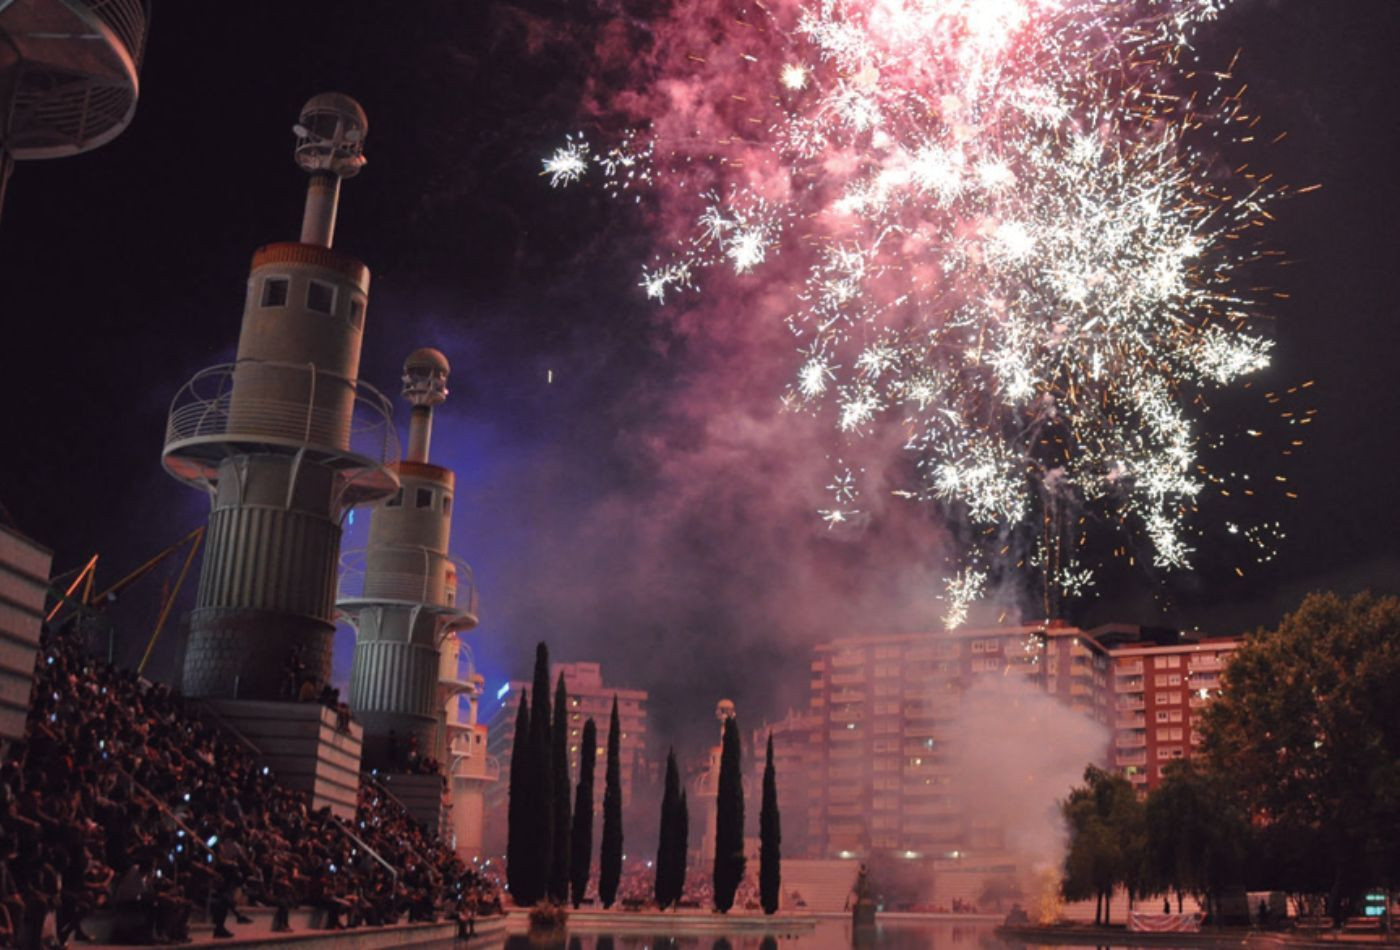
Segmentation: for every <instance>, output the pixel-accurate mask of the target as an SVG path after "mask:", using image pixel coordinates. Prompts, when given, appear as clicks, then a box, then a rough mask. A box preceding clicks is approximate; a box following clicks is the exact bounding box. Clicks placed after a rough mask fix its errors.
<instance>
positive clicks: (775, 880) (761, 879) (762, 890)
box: [758, 732, 783, 914]
mask: <svg viewBox="0 0 1400 950" xmlns="http://www.w3.org/2000/svg"><path fill="white" fill-rule="evenodd" d="M782 842H783V832H782V824H781V822H780V821H779V818H778V777H777V773H776V771H775V770H774V768H773V733H771V732H770V733H768V761H767V762H766V763H765V764H764V766H763V806H762V807H761V808H760V810H759V812H758V902H759V904H761V905H762V907H763V912H764V913H765V914H771V913H774V912H775V911H776V910H777V909H778V897H779V895H780V894H781V892H782V871H781V868H780V865H781V863H782Z"/></svg>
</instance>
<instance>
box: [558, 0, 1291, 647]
mask: <svg viewBox="0 0 1400 950" xmlns="http://www.w3.org/2000/svg"><path fill="white" fill-rule="evenodd" d="M1227 2H1228V0H1137V2H1134V3H1104V2H1102V0H774V2H769V3H765V4H763V5H760V6H758V7H757V8H745V9H744V11H743V13H742V19H741V20H738V21H735V22H738V23H739V24H740V26H741V27H742V28H743V29H742V30H740V31H739V32H738V33H737V34H734V35H728V36H726V35H725V34H724V32H723V31H719V32H718V33H715V32H713V31H711V30H709V29H708V27H704V26H703V25H702V24H705V23H712V22H718V20H717V19H716V20H711V19H708V18H707V15H706V14H707V11H708V9H709V5H712V4H710V0H694V6H695V9H694V11H693V13H694V21H695V25H694V28H693V29H692V28H690V26H689V25H688V20H687V14H686V13H685V12H684V11H682V12H679V13H677V15H676V16H675V17H673V18H672V19H670V20H667V21H665V22H664V23H663V24H661V25H660V26H658V27H657V32H656V37H655V40H656V46H657V50H658V52H657V53H656V58H655V60H654V61H653V62H649V64H648V68H647V69H643V70H639V75H640V76H641V77H643V78H640V79H639V80H638V83H637V85H636V87H634V88H629V89H627V90H625V94H620V95H618V96H617V102H616V108H617V110H618V114H617V115H616V116H614V117H613V118H616V119H618V120H619V122H621V123H623V124H631V125H632V126H634V127H636V128H638V129H639V131H635V132H633V133H630V134H629V135H628V136H627V137H625V138H624V139H623V140H622V141H621V142H620V143H619V144H618V145H616V146H614V147H612V148H610V149H609V150H608V151H606V152H605V153H604V152H596V151H594V150H592V149H591V148H590V146H589V144H588V143H587V142H584V141H583V140H582V139H581V138H579V137H571V138H570V139H569V140H568V141H567V142H566V143H565V145H564V146H563V147H562V148H560V149H559V150H557V151H556V152H555V154H554V155H552V156H551V157H550V158H548V159H546V160H545V161H544V163H543V171H542V173H543V174H545V175H547V176H549V178H550V183H551V184H552V185H568V184H571V183H573V182H575V181H578V180H579V179H580V178H581V177H582V176H584V175H585V174H586V173H596V174H600V175H601V176H602V178H603V181H604V182H605V186H606V187H607V188H608V189H609V190H611V191H613V192H614V193H616V192H617V191H618V190H621V189H627V188H634V187H635V188H641V187H645V188H647V189H648V190H649V191H651V192H652V193H654V194H655V196H656V198H657V203H658V207H659V209H660V212H661V215H662V217H663V218H664V219H665V220H666V221H668V222H672V230H673V231H676V230H678V231H679V237H678V238H677V239H676V240H675V241H674V242H673V243H671V244H670V245H669V246H670V250H668V251H663V252H662V253H661V254H659V255H658V257H657V259H656V260H655V261H653V262H652V263H651V264H649V265H648V266H647V267H646V268H645V269H644V270H643V276H642V279H641V285H642V287H643V288H644V290H645V292H646V294H647V296H648V297H650V298H651V299H653V300H656V301H657V302H659V303H667V304H674V303H675V302H676V301H677V300H681V301H683V300H684V299H685V298H686V295H687V294H688V293H691V292H693V291H695V290H696V289H698V286H699V283H700V282H701V280H702V279H703V278H704V277H705V276H706V275H708V274H720V273H724V272H728V273H729V274H730V275H731V276H729V277H727V278H725V280H726V281H734V280H736V279H742V280H744V281H758V280H763V279H764V274H765V272H768V271H769V270H770V269H772V268H779V269H781V274H780V275H779V274H774V277H775V278H776V279H777V280H779V281H781V282H782V283H781V284H779V285H777V286H787V284H788V283H789V282H791V283H792V284H793V291H792V293H791V295H790V304H789V308H788V312H787V314H786V317H785V320H786V325H787V328H788V329H789V330H790V331H791V335H792V338H793V340H794V342H795V345H796V349H797V353H796V354H795V356H794V359H793V375H794V382H793V383H792V385H791V387H790V389H789V391H788V393H787V394H786V396H785V402H786V404H787V405H788V406H790V407H795V408H798V409H801V410H804V411H809V412H812V413H816V414H819V415H821V416H822V417H824V418H828V419H830V421H831V422H832V425H833V427H834V430H835V438H836V439H838V440H840V441H841V443H842V444H843V447H842V449H841V451H842V452H843V454H845V455H846V456H847V457H848V458H851V457H859V455H860V454H861V453H862V452H877V451H883V449H882V448H877V446H883V445H885V444H887V442H888V440H887V439H880V438H876V436H877V435H879V433H880V432H881V431H882V427H886V426H888V425H896V426H898V427H900V430H901V432H902V433H904V435H905V438H904V440H903V442H904V445H905V446H906V448H907V450H908V451H909V452H910V453H911V454H912V456H913V458H914V460H915V462H916V465H915V467H914V468H915V471H917V473H918V480H917V481H916V482H915V483H914V484H912V485H909V486H907V490H903V491H900V492H898V493H897V494H899V495H901V496H902V497H909V498H913V499H917V500H921V501H924V502H926V503H929V504H931V505H934V506H935V507H936V508H937V509H938V510H939V512H940V513H941V514H942V515H943V516H944V517H946V518H948V519H950V520H952V521H956V522H957V523H959V524H963V525H966V526H967V527H968V528H969V529H970V530H968V531H966V532H964V534H966V535H967V536H968V537H970V538H971V539H972V540H970V541H969V542H968V544H967V550H966V552H965V554H964V557H963V560H962V563H960V564H957V565H954V566H953V568H952V569H951V570H950V572H949V573H950V579H949V580H948V582H947V589H946V591H945V600H946V603H947V616H946V622H947V623H948V625H949V626H955V625H957V624H958V623H960V622H962V620H963V619H964V618H965V616H966V614H967V610H968V608H969V607H970V605H971V604H972V603H973V602H975V601H976V600H977V599H979V598H980V597H982V596H983V595H984V591H985V590H986V588H987V587H988V586H989V584H992V583H995V582H997V579H998V577H999V576H1000V575H1001V574H1004V573H1006V572H1008V571H1010V570H1014V569H1015V568H1016V567H1020V566H1024V567H1025V568H1027V569H1029V570H1030V571H1032V572H1033V573H1034V574H1035V575H1036V576H1037V577H1038V579H1039V581H1040V586H1041V587H1042V589H1043V590H1045V591H1047V592H1050V591H1053V596H1054V599H1055V600H1057V601H1058V600H1059V599H1062V598H1068V597H1074V596H1079V595H1082V594H1083V593H1084V592H1085V591H1086V590H1087V589H1089V588H1090V587H1092V585H1093V582H1094V577H1093V570H1092V568H1091V567H1090V566H1088V565H1086V564H1084V563H1082V561H1081V559H1080V557H1079V555H1080V554H1082V549H1083V547H1084V545H1085V544H1086V540H1085V539H1086V537H1087V529H1085V528H1084V527H1082V521H1083V515H1084V514H1085V513H1086V512H1088V513H1092V514H1093V515H1094V516H1095V517H1094V518H1093V521H1094V522H1095V524H1096V525H1098V526H1100V527H1106V528H1107V529H1108V530H1126V531H1128V532H1129V533H1130V534H1131V535H1132V536H1134V537H1136V538H1138V539H1140V540H1141V541H1142V542H1144V543H1145V544H1146V546H1147V547H1148V548H1149V550H1150V561H1151V563H1152V564H1153V565H1154V566H1156V567H1158V568H1161V569H1181V568H1186V567H1188V566H1189V565H1190V563H1191V556H1192V553H1193V546H1192V543H1191V540H1190V536H1191V530H1190V525H1189V524H1188V518H1189V516H1190V515H1191V513H1192V512H1194V511H1195V510H1196V508H1197V507H1198V506H1197V504H1196V502H1197V498H1198V496H1199V495H1200V493H1201V489H1202V487H1203V485H1204V481H1203V473H1204V468H1203V467H1202V466H1201V465H1200V463H1199V461H1198V458H1197V455H1198V449H1199V448H1200V446H1201V441H1202V436H1203V432H1202V428H1201V424H1200V419H1201V415H1202V413H1203V412H1204V411H1205V405H1204V401H1203V399H1202V395H1203V394H1204V393H1205V392H1207V391H1209V390H1210V389H1213V388H1219V387H1223V386H1226V385H1229V384H1231V383H1233V382H1235V381H1237V380H1239V379H1241V378H1243V377H1245V376H1248V375H1249V374H1251V373H1255V372H1258V371H1259V370H1261V369H1262V368H1264V367H1265V366H1267V365H1268V362H1269V352H1270V342H1269V340H1267V339H1266V338H1264V337H1262V336H1260V335H1258V334H1257V332H1256V331H1255V330H1254V329H1253V328H1254V326H1255V321H1256V317H1257V313H1256V304H1255V301H1254V300H1253V299H1252V297H1251V296H1250V295H1249V294H1248V293H1246V292H1243V291H1241V290H1239V289H1237V284H1241V283H1243V281H1241V280H1238V279H1237V278H1238V277H1239V276H1240V274H1241V271H1242V270H1243V269H1244V268H1245V267H1246V266H1247V265H1249V264H1251V263H1252V262H1253V261H1254V260H1255V259H1257V255H1254V254H1253V253H1252V252H1251V250H1250V249H1249V247H1251V245H1249V242H1250V241H1251V240H1253V230H1254V228H1255V227H1256V226H1257V225H1259V224H1262V223H1264V222H1265V221H1266V220H1267V219H1268V217H1269V215H1268V211H1267V207H1266V206H1267V205H1268V203H1269V202H1270V201H1271V200H1273V199H1274V198H1276V197H1277V196H1278V195H1279V194H1281V193H1282V190H1281V189H1280V190H1279V191H1278V192H1267V191H1264V190H1263V188H1262V185H1261V184H1260V180H1259V179H1258V178H1252V177H1245V176H1241V177H1239V178H1237V179H1229V178H1226V177H1224V176H1222V173H1221V171H1220V169H1219V168H1217V167H1216V165H1215V164H1214V163H1213V162H1212V160H1211V157H1210V155H1209V154H1207V153H1206V152H1205V151H1204V150H1203V149H1202V148H1201V146H1200V145H1199V144H1198V141H1201V140H1206V139H1208V138H1209V137H1210V136H1212V135H1214V136H1216V137H1217V138H1219V137H1222V136H1228V135H1229V134H1230V133H1231V132H1232V126H1233V125H1238V126H1240V127H1241V128H1243V127H1244V125H1245V124H1246V123H1245V122H1244V121H1243V119H1244V118H1246V117H1244V116H1243V113H1242V110H1241V104H1240V102H1239V100H1238V97H1237V93H1236V92H1234V91H1233V90H1234V88H1235V87H1234V86H1232V87H1231V89H1230V90H1225V89H1224V88H1223V87H1221V88H1215V89H1199V88H1196V87H1195V86H1191V87H1190V88H1185V89H1184V88H1183V87H1184V86H1185V84H1186V83H1187V79H1186V76H1187V74H1189V73H1195V74H1196V76H1197V79H1196V80H1195V81H1196V82H1199V81H1200V79H1199V77H1200V76H1205V75H1208V72H1207V71H1203V70H1201V71H1197V70H1192V69H1190V68H1188V67H1187V66H1185V65H1183V62H1184V61H1185V60H1187V59H1189V57H1190V56H1191V55H1192V53H1191V45H1190V44H1191V38H1192V35H1193V33H1194V31H1195V30H1197V29H1198V28H1199V27H1200V26H1201V24H1203V23H1206V22H1208V21H1210V20H1212V19H1214V18H1215V17H1216V16H1217V15H1218V14H1219V13H1220V12H1221V10H1222V9H1223V8H1224V6H1225V5H1226V3H1227ZM702 8H704V9H702ZM723 19H724V20H725V22H730V21H733V18H732V17H725V18H723ZM736 29H738V28H737V27H736ZM775 63H780V64H782V65H781V66H778V67H776V68H775V66H774V65H773V64H775ZM1217 75H1219V74H1217ZM1220 81H1221V82H1224V79H1223V78H1222V79H1221V80H1220ZM765 93H766V94H765ZM641 103H648V104H650V107H651V108H653V109H655V110H656V112H655V113H654V114H649V113H648V112H647V111H646V108H644V107H643V106H641V105H639V104H641ZM672 106H674V107H675V108H678V109H681V110H682V114H681V115H680V116H679V117H677V116H673V115H671V114H670V112H669V111H668V110H669V109H670V108H671V107H672ZM642 130H645V131H642ZM1265 180H1267V178H1266V179H1265ZM678 220H679V221H682V222H685V225H683V226H681V227H679V228H676V227H675V226H674V222H676V221H678ZM687 225H688V226H687ZM1246 232H1248V236H1247V237H1245V235H1246ZM1241 238H1244V239H1243V240H1242V239H1241ZM775 261H781V263H779V264H775ZM794 268H795V269H796V274H797V277H796V279H794V277H793V274H794ZM721 292H722V291H721ZM1298 421H1299V423H1300V424H1303V423H1306V422H1307V421H1310V420H1309V419H1306V418H1305V419H1301V420H1298ZM849 475H850V471H849V470H846V471H845V472H844V473H838V475H837V477H836V478H835V480H834V481H833V483H832V485H831V486H828V488H829V489H831V490H832V491H833V493H834V494H835V495H836V496H837V502H836V503H835V504H833V505H832V506H831V507H830V508H827V509H824V510H821V511H820V512H819V515H820V517H821V518H822V519H824V520H825V521H826V522H827V524H828V525H836V524H842V523H846V522H848V521H849V520H850V516H851V515H853V514H854V513H856V512H857V510H858V504H859V494H860V486H859V485H858V484H856V480H854V479H850V478H848V477H847V476H849ZM833 486H837V487H833ZM1118 547H1120V548H1121V545H1119V546H1118ZM1046 599H1047V607H1048V602H1049V601H1050V600H1051V596H1050V594H1049V593H1047V595H1046Z"/></svg>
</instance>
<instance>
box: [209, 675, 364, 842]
mask: <svg viewBox="0 0 1400 950" xmlns="http://www.w3.org/2000/svg"><path fill="white" fill-rule="evenodd" d="M206 705H208V707H209V708H210V709H212V710H214V712H216V713H217V714H218V715H219V716H220V717H221V718H223V719H224V720H225V721H226V722H227V723H228V724H229V725H231V726H232V727H233V728H235V729H237V730H238V731H239V732H240V733H242V734H243V736H244V737H246V738H247V739H248V740H249V741H250V742H252V743H253V745H255V746H257V747H258V751H259V755H258V761H259V762H261V763H262V764H263V765H265V766H267V767H268V768H270V769H271V770H272V771H273V773H274V774H275V775H276V776H277V779H278V781H280V782H281V783H282V784H283V785H286V786H287V787H288V788H295V789H299V790H301V791H304V792H308V793H310V795H311V807H312V808H322V807H324V806H327V805H329V806H330V809H331V813H332V814H334V815H336V816H338V817H341V818H344V819H346V820H350V819H352V818H354V816H355V799H356V795H357V793H358V791H359V787H360V746H361V742H362V739H363V731H362V730H361V728H360V726H359V724H358V723H354V722H352V723H350V727H349V731H346V732H342V731H340V730H339V729H337V728H336V715H335V713H334V712H332V711H331V710H329V709H327V708H326V707H324V706H322V705H321V704H320V703H276V702H257V701H248V700H208V701H207V702H206Z"/></svg>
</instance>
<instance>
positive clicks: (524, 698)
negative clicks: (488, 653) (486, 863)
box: [506, 690, 531, 900]
mask: <svg viewBox="0 0 1400 950" xmlns="http://www.w3.org/2000/svg"><path fill="white" fill-rule="evenodd" d="M530 755H531V752H530V692H529V690H524V691H522V692H521V694H520V711H519V712H518V713H516V715H515V741H514V742H513V743H512V744H511V747H510V789H509V795H510V805H509V808H508V811H507V814H506V888H507V889H508V890H509V891H510V893H511V895H512V896H515V897H516V899H517V900H518V899H519V897H518V895H519V891H520V886H521V883H520V882H521V880H522V877H523V876H524V875H525V874H526V873H527V872H526V865H527V864H528V863H529V857H528V856H527V855H526V854H525V848H526V847H528V844H529V842H528V840H527V839H528V837H529V831H528V830H527V828H526V827H525V826H526V824H527V823H528V822H529V821H530V803H529V799H530V791H531V789H530V782H529V778H528V777H527V776H528V775H529V771H530Z"/></svg>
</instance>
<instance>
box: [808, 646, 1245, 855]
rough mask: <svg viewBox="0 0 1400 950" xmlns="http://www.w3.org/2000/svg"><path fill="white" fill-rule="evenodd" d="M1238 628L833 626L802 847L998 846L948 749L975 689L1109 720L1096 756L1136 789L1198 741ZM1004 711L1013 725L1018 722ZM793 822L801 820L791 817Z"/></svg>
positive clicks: (817, 697) (821, 850) (931, 851)
mask: <svg viewBox="0 0 1400 950" xmlns="http://www.w3.org/2000/svg"><path fill="white" fill-rule="evenodd" d="M1236 645H1237V641H1235V640H1233V639H1205V638H1201V637H1198V636H1190V635H1186V636H1183V635H1181V634H1179V633H1177V632H1176V631H1167V630H1152V629H1150V628H1140V627H1135V626H1127V625H1114V626H1106V627H1100V628H1096V629H1094V630H1091V631H1084V630H1081V629H1078V628H1076V627H1072V626H1070V625H1068V624H1064V623H1058V622H1056V623H1049V624H1044V625H1018V626H1000V627H992V628H962V629H959V630H955V631H950V632H938V633H930V634H912V635H899V636H885V637H861V638H849V639H839V640H833V641H831V642H829V643H824V644H820V645H818V646H817V647H816V648H815V649H814V652H813V657H812V661H811V692H810V710H809V712H810V716H809V717H806V718H805V724H804V721H803V720H800V719H799V718H798V717H790V718H791V719H792V723H791V725H790V728H789V730H788V732H789V733H790V736H789V738H788V740H787V741H788V742H789V743H794V742H796V741H797V739H796V736H797V735H798V734H799V733H800V732H801V731H802V730H803V729H805V730H806V735H807V741H808V748H807V750H806V753H805V754H804V755H798V754H797V753H796V752H793V753H790V754H791V756H792V759H793V763H794V766H795V765H796V763H798V762H801V763H803V764H802V767H805V768H806V770H807V772H806V774H807V782H806V785H805V795H806V816H807V819H806V822H805V824H804V827H803V837H804V842H803V843H804V845H805V848H804V851H797V850H794V852H793V853H795V854H801V853H806V854H807V855H809V856H812V857H849V856H853V855H863V854H867V853H869V852H871V851H880V850H885V851H898V852H903V853H904V854H906V855H907V856H909V857H911V858H913V857H930V858H931V857H937V856H940V855H953V854H960V853H965V852H967V851H984V852H985V851H994V850H997V849H999V848H1001V847H1002V846H1003V842H1002V829H1001V828H1000V827H998V826H997V824H996V822H995V820H993V819H987V818H983V817H981V816H979V815H978V814H977V813H976V811H975V810H969V809H967V808H965V807H964V805H963V803H962V799H961V797H960V796H959V794H958V788H957V782H958V775H957V774H956V770H955V768H954V765H953V762H952V761H951V757H950V750H951V743H952V742H953V741H954V740H955V739H956V730H957V728H958V725H957V719H958V714H959V711H960V709H961V708H962V704H963V696H964V694H965V693H966V691H967V690H968V689H969V688H970V687H972V686H974V685H976V686H977V687H978V689H979V690H981V691H984V692H985V691H987V690H992V691H997V690H1002V691H1008V692H1010V691H1015V690H1024V689H1025V687H1026V685H1027V684H1029V685H1031V686H1032V687H1033V688H1035V689H1038V690H1041V691H1044V692H1046V693H1050V694H1052V695H1054V696H1056V697H1057V698H1058V699H1059V700H1060V701H1062V702H1063V703H1065V704H1066V705H1067V706H1069V707H1070V708H1072V709H1075V710H1077V711H1079V712H1081V713H1082V714H1084V715H1085V716H1088V717H1090V718H1092V719H1094V720H1095V721H1097V722H1101V723H1104V724H1105V725H1106V726H1107V727H1109V728H1110V729H1111V730H1112V739H1111V740H1110V743H1109V745H1108V748H1105V749H1104V752H1103V756H1102V760H1101V764H1111V765H1115V766H1117V767H1118V768H1120V769H1122V770H1123V772H1124V773H1125V774H1126V775H1127V776H1128V777H1129V778H1130V780H1131V781H1132V782H1133V783H1134V785H1135V786H1137V787H1138V788H1139V789H1144V790H1145V789H1147V788H1149V787H1152V786H1154V785H1155V784H1156V783H1157V782H1158V781H1160V779H1161V768H1162V766H1163V765H1165V764H1166V763H1167V762H1169V761H1171V760H1172V759H1173V758H1181V757H1184V756H1188V755H1190V754H1191V750H1192V749H1193V748H1194V747H1195V746H1196V745H1198V744H1199V742H1200V735H1199V715H1200V710H1201V709H1202V708H1204V706H1205V705H1206V704H1207V703H1208V702H1209V701H1210V699H1211V698H1212V697H1213V696H1214V695H1216V694H1218V692H1219V686H1220V670H1221V668H1222V667H1223V665H1224V663H1225V662H1226V659H1227V658H1228V655H1229V653H1230V652H1231V651H1232V650H1233V649H1234V648H1235V647H1236ZM1015 727H1016V724H1015V723H1014V722H1008V723H1007V728H1015ZM786 824H787V826H788V827H792V825H793V823H792V822H787V823H786Z"/></svg>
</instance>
